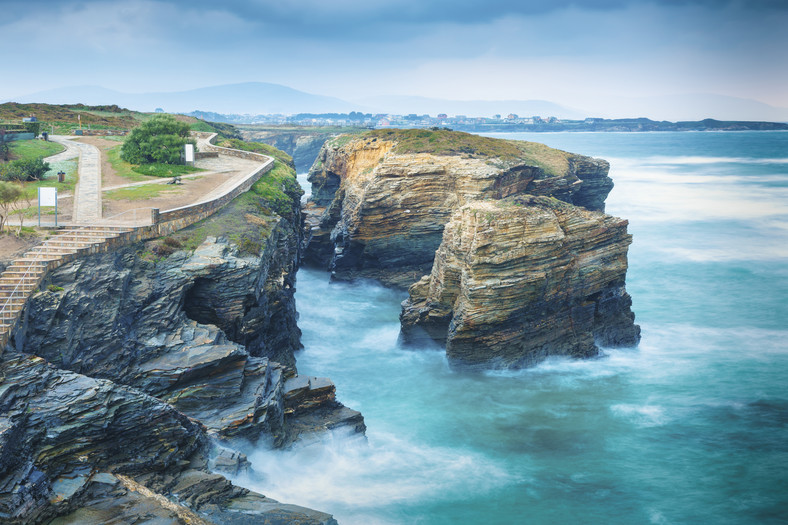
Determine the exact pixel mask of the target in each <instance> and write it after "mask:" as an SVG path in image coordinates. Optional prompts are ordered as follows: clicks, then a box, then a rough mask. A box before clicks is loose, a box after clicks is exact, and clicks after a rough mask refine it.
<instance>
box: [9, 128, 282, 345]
mask: <svg viewBox="0 0 788 525" xmlns="http://www.w3.org/2000/svg"><path fill="white" fill-rule="evenodd" d="M203 136H204V135H203ZM215 137H216V134H215V133H214V134H211V135H210V136H209V137H208V146H209V148H210V149H213V150H214V151H217V150H218V151H219V152H222V153H224V154H225V155H230V156H240V155H238V154H239V153H243V156H244V157H245V158H248V159H249V160H252V158H259V159H260V160H261V161H262V162H261V164H260V166H258V167H257V168H256V169H255V170H253V171H252V172H250V173H249V174H248V175H247V176H246V177H244V178H243V179H241V180H239V181H237V182H236V183H235V184H233V185H232V187H230V188H228V189H227V190H226V191H224V192H223V193H222V194H221V195H218V196H216V197H213V198H210V199H206V200H203V201H200V202H197V203H194V204H189V205H186V206H181V207H179V208H174V209H171V210H165V211H164V212H162V213H161V214H160V215H159V217H162V218H164V219H165V220H163V221H159V220H157V219H156V218H154V216H155V215H156V214H155V213H154V212H151V216H150V220H151V224H146V225H134V226H128V225H124V226H126V227H128V228H131V231H137V232H143V233H142V235H146V233H144V232H145V231H146V229H147V230H149V233H153V232H156V233H157V234H161V232H162V229H161V228H162V226H161V225H160V224H163V223H166V222H167V216H168V215H171V216H172V215H179V214H180V213H181V212H184V211H186V210H188V209H189V208H195V211H194V212H193V213H192V214H191V215H193V216H194V217H192V218H193V219H194V220H198V218H199V216H200V215H201V211H200V210H199V208H200V207H203V206H205V205H206V204H207V203H210V202H217V206H218V207H221V206H224V204H226V203H227V202H229V200H231V199H232V198H234V197H236V196H237V193H236V192H239V190H240V189H241V188H242V187H243V186H244V185H246V184H249V181H250V180H251V179H252V178H253V177H255V176H258V178H259V176H261V174H262V173H265V172H267V171H269V169H270V167H271V166H272V165H273V164H274V162H275V159H274V158H273V157H270V156H268V155H263V154H260V153H256V152H247V151H243V150H237V149H234V148H224V147H222V146H216V145H214V144H211V143H210V141H211V140H213V139H215ZM231 152H237V153H231ZM250 157H251V158H250ZM246 189H248V188H246ZM243 191H245V190H243ZM145 209H148V210H156V208H153V207H142V208H134V209H131V210H126V211H123V212H121V213H118V214H116V215H113V216H112V217H108V218H106V219H101V220H100V221H99V223H98V224H95V225H93V226H82V227H79V228H80V229H81V228H91V227H101V223H103V222H110V221H112V219H116V218H117V217H119V216H121V215H124V214H127V213H131V212H134V217H135V219H134V220H135V222H136V211H137V210H145ZM214 211H215V210H214ZM211 213H212V212H211ZM203 216H204V215H203ZM170 220H173V219H170ZM194 220H192V221H191V222H192V223H193V222H194ZM116 224H118V223H117V222H116ZM189 224H191V223H189ZM186 225H187V224H183V225H180V226H176V228H175V229H180V228H183V227H184V226H186ZM108 227H116V226H112V225H108ZM133 237H134V235H130V236H128V237H127V239H130V238H133ZM57 238H58V236H57V235H56V236H54V237H52V238H51V239H47V240H46V241H44V242H43V243H42V244H41V245H39V246H38V247H36V248H33V249H32V250H30V251H28V252H26V253H25V254H24V255H23V257H24V256H27V255H28V254H31V253H34V259H33V260H32V261H30V262H29V264H28V265H27V266H26V267H25V273H24V274H23V275H22V277H21V278H19V282H17V284H16V286H15V287H14V289H13V290H11V292H10V293H9V297H8V298H6V300H5V301H4V303H3V305H2V307H0V354H1V353H2V351H3V349H4V347H5V345H6V344H7V342H8V339H9V338H10V334H11V329H12V327H13V325H14V323H13V322H11V321H12V320H14V319H15V318H18V317H19V316H20V315H21V314H22V312H23V311H24V304H23V307H22V308H20V309H19V310H17V311H16V312H13V314H12V315H9V317H8V318H7V319H8V320H9V322H8V323H6V322H5V321H6V317H5V316H6V315H8V312H7V310H9V309H10V308H9V306H10V303H12V302H13V300H14V299H16V298H17V297H22V298H24V299H27V296H29V294H26V292H25V291H24V290H20V287H23V286H24V283H25V280H27V279H29V277H28V276H30V275H32V274H33V269H34V268H36V267H39V268H41V266H43V268H42V269H43V272H42V273H41V275H39V276H38V277H39V282H40V281H41V280H43V279H44V277H46V273H47V270H49V269H50V267H53V263H57V262H59V261H61V260H63V259H64V258H65V257H67V256H69V254H66V253H57V252H55V253H52V254H50V253H49V249H50V248H52V247H53V246H50V244H49V242H50V241H57ZM107 240H108V238H107V237H105V238H104V240H102V241H98V242H96V243H90V242H84V244H86V245H87V246H82V247H77V248H76V253H79V251H80V250H83V249H86V248H89V247H90V245H93V246H96V245H101V244H103V243H104V242H107ZM41 249H43V252H42V251H40V250H41ZM72 253H74V252H72ZM52 255H55V256H57V257H56V258H55V259H50V257H51V256H52ZM41 256H43V257H42V258H41V259H39V257H41ZM42 263H43V264H42ZM12 264H13V263H12ZM56 266H57V264H54V267H56Z"/></svg>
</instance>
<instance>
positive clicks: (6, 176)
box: [0, 158, 50, 181]
mask: <svg viewBox="0 0 788 525" xmlns="http://www.w3.org/2000/svg"><path fill="white" fill-rule="evenodd" d="M7 166H8V167H7V168H6V169H4V170H3V172H2V175H0V178H2V179H3V180H11V181H33V180H41V179H42V178H43V177H44V175H45V174H46V172H47V171H49V167H50V166H49V163H48V162H44V161H43V159H40V158H38V159H20V160H15V161H13V162H11V164H10V165H7Z"/></svg>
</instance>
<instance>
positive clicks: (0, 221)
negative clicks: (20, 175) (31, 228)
mask: <svg viewBox="0 0 788 525" xmlns="http://www.w3.org/2000/svg"><path fill="white" fill-rule="evenodd" d="M24 198H25V190H24V188H22V186H21V185H20V184H14V183H12V182H4V181H0V232H2V231H3V229H4V228H5V223H6V221H7V220H8V216H9V215H10V214H11V211H13V210H14V209H16V206H17V203H18V202H19V201H20V200H22V199H24ZM20 231H21V226H20Z"/></svg>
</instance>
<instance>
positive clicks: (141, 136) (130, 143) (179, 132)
mask: <svg viewBox="0 0 788 525" xmlns="http://www.w3.org/2000/svg"><path fill="white" fill-rule="evenodd" d="M189 142H192V143H193V141H191V140H190V139H189V126H188V124H186V123H183V122H178V121H177V120H175V119H174V118H173V117H172V116H170V115H158V116H155V117H153V118H152V119H150V120H149V121H148V122H145V123H144V124H142V125H141V126H139V127H138V128H135V129H133V130H132V132H131V134H130V135H129V136H128V137H127V138H126V141H125V142H124V143H123V147H122V148H121V152H120V157H121V158H122V159H123V160H125V161H126V162H129V163H131V164H151V163H154V162H158V163H161V164H180V163H181V152H182V151H183V146H184V145H185V144H187V143H189Z"/></svg>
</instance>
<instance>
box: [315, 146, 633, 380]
mask: <svg viewBox="0 0 788 525" xmlns="http://www.w3.org/2000/svg"><path fill="white" fill-rule="evenodd" d="M608 169H609V165H608V163H607V162H605V161H604V160H601V159H594V158H590V157H585V156H582V155H575V154H571V153H567V152H563V151H559V150H555V149H552V148H548V147H547V146H544V145H541V144H534V143H528V142H519V141H505V140H498V139H491V138H485V137H478V136H474V135H468V134H465V133H458V132H451V131H448V130H385V131H381V130H378V131H371V132H367V133H364V134H361V135H356V136H343V137H339V138H338V139H335V140H332V141H329V142H327V143H326V145H325V146H324V148H323V150H322V151H321V153H320V155H319V157H318V159H317V160H316V162H315V164H314V166H313V167H312V170H311V171H310V174H309V180H310V182H311V183H312V197H311V199H310V203H309V205H308V208H307V215H308V220H309V222H310V224H311V226H312V228H311V243H310V244H309V247H308V249H307V254H306V258H307V260H309V261H312V262H316V263H319V264H322V265H324V266H325V267H326V268H327V269H328V270H330V271H331V272H332V276H333V278H335V279H342V280H347V279H357V278H373V279H378V280H380V281H382V282H384V283H385V284H389V285H394V286H400V287H407V286H410V285H411V284H413V283H416V284H413V286H411V287H410V290H409V293H410V298H409V299H408V301H406V302H405V303H404V305H403V313H402V316H401V320H402V336H403V340H404V341H405V342H412V343H418V342H423V341H425V340H427V339H430V340H435V341H437V342H438V343H440V344H445V345H446V348H447V352H448V354H449V356H450V357H451V358H452V359H453V360H454V361H455V362H463V363H468V364H473V365H480V364H484V366H505V367H519V366H525V365H528V364H532V363H535V362H537V361H538V360H539V359H542V358H544V357H545V356H547V355H572V356H577V357H586V356H591V355H595V354H596V353H598V346H597V345H603V346H617V345H633V344H636V343H637V341H638V340H639V328H638V327H637V326H636V325H634V322H633V321H634V314H632V312H631V309H630V306H631V300H630V298H629V296H628V295H627V294H626V291H625V288H624V282H625V276H626V267H627V262H626V253H627V247H628V246H629V244H630V243H631V236H629V235H628V234H627V233H626V226H627V222H626V221H624V220H621V219H617V218H615V217H610V216H608V215H605V214H604V213H603V212H604V206H605V204H604V202H605V198H606V197H607V194H608V193H609V192H610V190H611V189H612V187H613V183H612V180H611V179H610V178H609V177H608V176H607V172H608ZM425 274H426V275H425Z"/></svg>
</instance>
